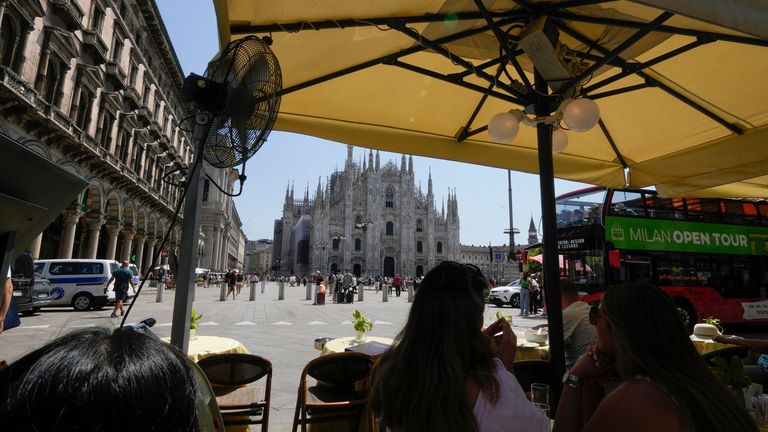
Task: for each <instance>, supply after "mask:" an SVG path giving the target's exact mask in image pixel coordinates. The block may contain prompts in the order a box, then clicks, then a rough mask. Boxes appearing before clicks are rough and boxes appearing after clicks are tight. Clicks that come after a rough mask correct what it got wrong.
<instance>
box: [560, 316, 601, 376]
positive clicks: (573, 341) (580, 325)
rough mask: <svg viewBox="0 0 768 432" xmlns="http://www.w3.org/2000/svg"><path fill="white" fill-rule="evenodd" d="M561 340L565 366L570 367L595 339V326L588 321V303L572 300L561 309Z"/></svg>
mask: <svg viewBox="0 0 768 432" xmlns="http://www.w3.org/2000/svg"><path fill="white" fill-rule="evenodd" d="M563 341H564V344H565V367H566V369H570V368H571V366H573V365H574V363H576V360H578V359H579V357H581V355H582V354H584V353H585V352H587V348H589V347H590V346H592V345H594V344H595V342H596V341H597V333H596V332H595V327H594V326H593V325H592V324H590V323H589V305H588V304H587V303H585V302H583V301H577V302H573V303H571V304H570V305H568V307H567V308H565V309H563Z"/></svg>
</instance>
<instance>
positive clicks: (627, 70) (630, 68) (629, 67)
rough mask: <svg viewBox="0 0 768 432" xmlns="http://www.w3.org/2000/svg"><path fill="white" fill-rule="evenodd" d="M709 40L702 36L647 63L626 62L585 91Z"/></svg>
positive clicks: (655, 63)
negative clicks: (619, 68)
mask: <svg viewBox="0 0 768 432" xmlns="http://www.w3.org/2000/svg"><path fill="white" fill-rule="evenodd" d="M709 42H711V40H710V41H705V40H703V39H702V38H699V39H697V40H695V41H693V42H691V43H689V44H688V45H684V46H681V47H680V48H676V49H674V50H672V51H670V52H668V53H666V54H662V55H660V56H658V57H656V58H654V59H651V60H648V61H647V62H645V63H626V64H625V65H624V67H623V70H622V71H621V72H619V73H617V74H616V75H613V76H610V77H608V78H606V79H603V80H601V81H599V82H596V83H594V84H592V85H591V86H589V87H586V88H585V89H584V90H583V91H584V92H585V93H590V92H592V91H595V90H597V89H599V88H601V87H604V86H606V85H608V84H611V83H613V82H616V81H618V80H620V79H622V78H624V77H626V76H629V75H632V74H633V73H635V72H637V71H640V70H643V69H647V68H649V67H651V66H654V65H657V64H659V63H661V62H663V61H666V60H669V59H671V58H672V57H677V56H678V55H680V54H683V53H685V52H688V51H690V50H692V49H694V48H696V47H699V46H701V45H704V44H706V43H709ZM610 64H615V63H614V62H610Z"/></svg>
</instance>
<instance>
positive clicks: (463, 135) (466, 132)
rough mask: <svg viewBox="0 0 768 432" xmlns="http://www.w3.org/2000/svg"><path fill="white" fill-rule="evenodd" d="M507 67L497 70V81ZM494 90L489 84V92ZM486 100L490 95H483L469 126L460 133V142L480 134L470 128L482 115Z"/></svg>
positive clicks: (473, 112)
mask: <svg viewBox="0 0 768 432" xmlns="http://www.w3.org/2000/svg"><path fill="white" fill-rule="evenodd" d="M505 66H506V65H504V64H503V63H502V64H501V65H499V67H498V69H497V70H496V76H495V79H497V80H498V79H499V77H500V76H501V72H502V71H503V70H504V67H505ZM492 88H493V84H488V90H489V91H490V90H491V89H492ZM486 100H488V94H483V97H481V98H480V102H478V104H477V106H476V107H475V110H474V111H472V115H471V116H469V120H467V124H465V125H464V127H463V128H462V129H461V133H459V137H458V141H459V142H462V141H464V140H465V139H467V137H469V136H470V134H472V135H474V134H477V133H479V132H478V130H477V129H475V130H470V129H469V128H470V126H472V123H473V122H474V121H475V118H476V117H477V114H479V113H480V110H481V109H482V108H483V105H485V101H486ZM485 128H486V129H487V128H488V127H487V126H486V127H485Z"/></svg>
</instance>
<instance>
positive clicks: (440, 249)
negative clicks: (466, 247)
mask: <svg viewBox="0 0 768 432" xmlns="http://www.w3.org/2000/svg"><path fill="white" fill-rule="evenodd" d="M435 249H437V253H443V242H437V247H436V248H435Z"/></svg>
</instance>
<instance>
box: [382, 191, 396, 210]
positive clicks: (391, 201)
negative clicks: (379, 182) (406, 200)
mask: <svg viewBox="0 0 768 432" xmlns="http://www.w3.org/2000/svg"><path fill="white" fill-rule="evenodd" d="M384 207H386V208H394V207H395V188H393V187H392V186H387V193H386V199H385V200H384Z"/></svg>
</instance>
